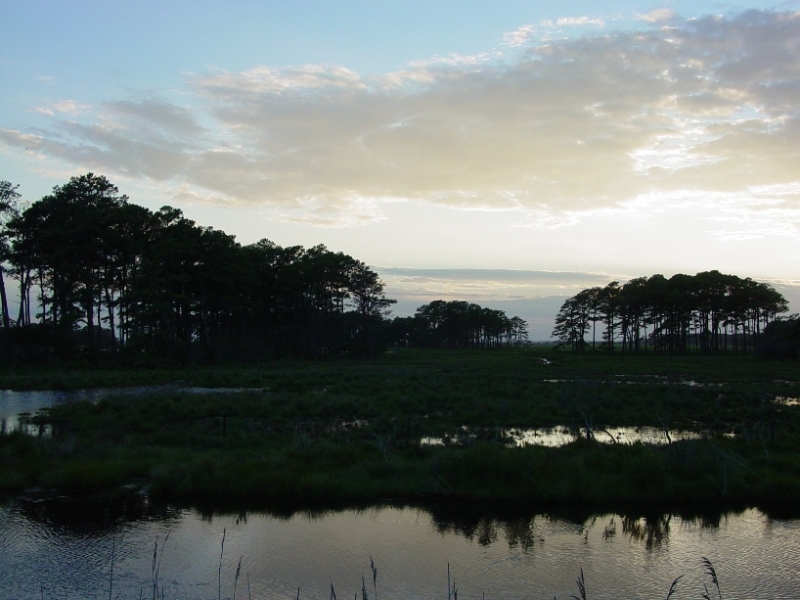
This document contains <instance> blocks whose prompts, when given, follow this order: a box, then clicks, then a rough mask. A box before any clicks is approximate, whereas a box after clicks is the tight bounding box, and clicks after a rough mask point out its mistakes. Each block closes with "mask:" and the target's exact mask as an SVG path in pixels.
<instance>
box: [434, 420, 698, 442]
mask: <svg viewBox="0 0 800 600" xmlns="http://www.w3.org/2000/svg"><path fill="white" fill-rule="evenodd" d="M586 435H587V434H586V430H585V429H578V428H576V427H568V426H566V425H559V426H556V427H544V428H533V429H525V428H514V427H512V428H509V429H502V428H479V427H472V428H470V427H461V428H460V429H458V430H456V431H454V432H451V433H450V434H448V435H444V436H441V437H436V436H427V437H423V438H422V439H421V440H420V443H421V444H422V445H428V446H447V445H461V446H463V445H471V444H474V443H476V442H477V441H479V440H491V441H503V442H505V443H506V444H508V445H510V446H513V447H517V448H521V447H524V446H546V447H548V448H558V447H561V446H565V445H566V444H569V443H572V442H574V441H575V440H577V439H578V438H580V437H585V436H586ZM589 435H590V436H591V437H592V438H594V439H595V440H597V441H598V442H602V443H606V444H636V443H642V444H669V443H672V442H679V441H681V440H699V439H703V438H704V437H706V434H705V433H703V432H699V431H684V430H669V431H665V430H664V429H660V428H658V427H595V428H594V429H593V430H591V431H590V432H589Z"/></svg>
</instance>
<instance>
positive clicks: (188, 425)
mask: <svg viewBox="0 0 800 600" xmlns="http://www.w3.org/2000/svg"><path fill="white" fill-rule="evenodd" d="M175 380H180V381H183V382H186V383H187V384H188V385H194V386H205V387H213V388H253V389H250V390H247V391H241V392H238V393H232V392H224V391H219V392H217V393H208V394H203V395H196V394H190V393H185V392H180V391H171V392H169V393H164V394H141V395H137V396H131V395H125V394H111V395H110V396H109V397H108V398H107V399H106V400H104V401H101V402H100V403H99V404H97V405H90V404H73V405H63V406H59V407H57V408H54V409H52V410H51V411H49V413H48V414H45V415H39V416H34V417H32V419H31V422H32V423H34V424H43V425H44V426H45V427H46V428H49V427H52V428H53V432H54V433H53V435H52V436H50V435H45V436H42V437H35V436H28V435H23V434H21V433H11V434H7V435H4V436H2V437H0V489H2V490H4V491H5V492H10V493H18V492H20V491H22V490H25V489H29V488H45V489H51V488H57V489H61V490H72V491H87V492H88V491H92V492H96V491H110V490H113V489H116V488H118V487H119V486H121V485H124V484H126V483H131V482H137V483H141V484H142V485H148V486H150V489H151V490H152V492H154V493H156V494H163V495H166V496H169V497H185V498H198V499H199V498H203V499H208V500H211V499H219V500H220V501H222V500H230V501H236V500H245V499H246V500H256V499H260V500H272V501H289V502H298V503H299V502H314V501H323V502H324V501H330V502H333V501H344V502H350V501H372V500H380V499H387V498H397V499H400V498H403V499H421V498H436V497H450V498H459V499H469V500H519V501H535V502H573V503H593V502H608V503H624V502H648V503H659V504H666V505H669V504H674V505H677V504H719V503H732V504H760V505H767V504H790V503H792V502H794V501H795V499H796V497H797V494H798V493H799V492H800V406H798V405H797V404H796V403H795V402H794V400H793V399H794V398H796V396H798V395H800V370H799V369H798V366H797V364H796V363H793V362H777V361H763V360H759V359H757V358H755V357H753V356H733V355H730V356H727V355H723V356H679V357H673V356H655V355H644V356H622V355H616V356H613V355H612V356H608V355H602V354H598V355H584V356H580V355H573V354H566V353H552V352H550V351H548V350H544V349H535V350H534V349H522V350H501V351H456V352H443V351H398V352H394V353H388V354H387V355H386V356H385V357H383V358H381V359H376V360H371V361H346V360H336V361H334V360H331V361H315V362H288V361H287V362H274V363H269V364H265V365H260V366H252V367H241V368H236V367H228V368H197V369H187V370H156V371H154V370H114V369H107V370H66V369H65V370H44V371H36V370H33V369H31V370H29V371H26V370H22V371H15V372H13V373H12V372H6V373H4V374H2V375H0V384H2V385H4V386H5V387H21V388H25V387H28V388H30V387H48V386H56V385H57V386H60V387H89V386H109V387H113V386H119V385H123V384H126V385H132V384H152V383H159V382H167V381H175ZM547 427H558V428H561V429H563V430H565V431H571V432H573V434H574V435H573V438H570V439H573V441H571V442H570V443H568V444H566V445H563V446H560V447H542V446H538V445H527V446H524V447H516V446H517V445H515V444H514V443H512V440H511V439H510V438H509V436H508V430H509V429H510V428H519V429H525V428H547ZM615 427H630V428H638V427H650V428H654V429H657V430H660V431H662V432H663V433H664V442H666V441H667V440H668V439H669V440H671V442H672V443H662V444H659V445H655V444H641V443H637V444H623V443H607V441H606V438H607V437H609V436H610V434H608V435H607V433H606V432H607V431H608V430H609V429H611V428H615ZM680 432H694V433H696V434H700V435H699V436H698V439H682V440H680V435H678V434H679V433H680ZM425 440H428V441H429V442H430V440H435V443H425ZM678 440H680V441H678ZM608 441H610V440H608ZM601 442H602V443H601Z"/></svg>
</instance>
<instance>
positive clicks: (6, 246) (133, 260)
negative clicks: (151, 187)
mask: <svg viewBox="0 0 800 600" xmlns="http://www.w3.org/2000/svg"><path fill="white" fill-rule="evenodd" d="M0 192H2V194H3V196H2V198H0V215H2V214H6V213H7V214H8V215H9V216H8V218H6V219H4V220H2V221H0V222H1V223H2V227H1V228H0V234H1V235H2V237H0V250H1V251H2V259H3V260H4V261H5V263H6V264H8V265H9V267H10V269H9V274H10V275H11V276H12V277H13V278H15V279H16V280H17V281H18V282H19V289H20V301H19V315H18V317H17V319H16V321H15V322H14V323H13V325H15V326H16V327H15V328H16V329H17V330H18V332H17V333H19V332H26V334H25V335H28V337H29V338H30V339H34V338H35V340H34V341H35V345H36V346H37V350H36V354H37V356H49V355H53V354H55V355H58V356H62V357H65V358H66V357H71V356H74V355H75V352H76V350H79V351H80V352H85V353H88V354H90V355H92V356H94V357H97V356H99V354H100V353H104V354H107V353H110V354H112V355H114V354H119V353H121V352H124V353H128V354H131V355H134V356H142V355H144V356H153V357H161V358H166V359H169V360H179V361H185V360H211V359H216V358H218V357H224V356H263V355H271V354H292V355H297V356H319V355H324V354H337V353H343V352H347V353H361V354H365V353H366V354H369V353H374V352H377V351H379V350H380V348H382V347H383V346H384V345H385V341H386V340H385V338H386V336H385V329H386V327H387V322H386V316H387V315H388V308H389V307H390V306H391V305H392V304H393V303H394V302H395V301H394V300H391V299H389V298H387V297H386V296H385V294H384V285H383V282H382V281H381V280H380V278H379V277H378V275H377V274H376V273H375V272H373V271H372V270H371V269H370V268H369V267H368V266H367V265H366V264H364V263H363V262H361V261H358V260H356V259H354V258H352V257H351V256H348V255H346V254H343V253H341V252H331V251H330V250H328V249H327V248H326V247H325V246H315V247H313V248H309V249H308V250H306V249H304V248H302V247H300V246H294V247H289V248H281V247H279V246H277V245H275V244H274V243H272V242H270V241H268V240H262V241H261V242H259V243H257V244H253V245H250V246H244V247H243V246H241V245H240V244H239V243H238V242H237V241H236V239H235V237H234V236H231V235H228V234H226V233H224V232H222V231H219V230H215V229H213V228H211V227H201V226H198V225H197V224H196V223H195V222H194V221H191V220H189V219H187V218H186V217H185V216H184V215H183V213H182V212H181V211H180V210H178V209H176V208H172V207H169V206H165V207H163V208H161V209H160V210H158V211H156V212H151V211H149V210H147V209H145V208H143V207H141V206H137V205H134V204H130V203H129V202H128V198H127V197H126V196H124V195H120V194H119V190H118V189H117V188H116V186H114V185H112V184H111V183H110V182H109V181H108V180H107V179H106V178H105V177H102V176H96V175H94V174H92V173H89V174H87V175H83V176H80V177H73V178H72V179H70V181H69V182H68V183H67V184H65V185H63V186H57V187H55V188H54V189H53V192H52V193H51V194H49V195H48V196H45V197H44V198H42V199H41V200H38V201H37V202H34V203H32V204H31V205H30V206H29V207H27V208H25V209H24V210H19V209H15V208H14V201H15V200H16V198H17V193H16V187H15V186H12V185H11V184H8V183H7V182H3V183H2V185H0ZM0 291H2V289H0ZM3 306H4V310H5V319H4V325H5V326H6V327H9V326H10V325H12V323H11V319H10V317H9V316H8V314H7V313H8V309H7V304H6V303H5V302H4V303H3ZM34 332H35V333H34ZM18 337H19V336H18ZM23 337H24V336H23ZM10 349H11V348H10V346H9V344H6V350H10Z"/></svg>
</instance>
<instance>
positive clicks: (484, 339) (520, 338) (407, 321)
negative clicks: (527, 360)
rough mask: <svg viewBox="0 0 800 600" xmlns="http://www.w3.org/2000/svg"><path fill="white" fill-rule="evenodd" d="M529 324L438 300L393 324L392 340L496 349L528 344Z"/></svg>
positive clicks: (470, 305)
mask: <svg viewBox="0 0 800 600" xmlns="http://www.w3.org/2000/svg"><path fill="white" fill-rule="evenodd" d="M527 327H528V324H527V323H526V322H525V321H524V320H523V319H521V318H519V317H511V318H508V317H507V316H506V314H505V312H504V311H502V310H496V309H491V308H484V307H482V306H479V305H477V304H473V303H469V302H464V301H460V300H452V301H450V302H447V301H445V300H435V301H433V302H431V303H429V304H425V305H423V306H420V307H419V308H418V309H417V311H416V313H415V314H414V316H413V317H397V318H395V319H394V320H393V321H392V326H391V339H392V341H393V342H394V343H395V344H397V345H399V346H401V347H402V346H413V347H418V348H497V347H500V346H519V345H522V344H524V343H525V342H527V341H528V330H527Z"/></svg>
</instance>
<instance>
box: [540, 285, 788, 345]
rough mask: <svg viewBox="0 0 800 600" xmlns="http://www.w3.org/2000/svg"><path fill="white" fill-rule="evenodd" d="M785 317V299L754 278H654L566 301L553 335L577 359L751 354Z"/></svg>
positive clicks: (595, 290) (591, 290)
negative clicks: (613, 353)
mask: <svg viewBox="0 0 800 600" xmlns="http://www.w3.org/2000/svg"><path fill="white" fill-rule="evenodd" d="M787 310H788V304H787V302H786V299H785V298H784V297H783V296H782V295H781V294H780V293H779V292H777V291H776V290H775V289H774V288H773V287H772V286H770V285H768V284H766V283H760V282H757V281H753V280H752V279H750V278H746V279H742V278H740V277H737V276H735V275H724V274H722V273H720V272H719V271H706V272H703V273H698V274H697V275H683V274H678V275H674V276H672V277H670V278H669V279H667V278H666V277H664V276H663V275H653V276H651V277H639V278H636V279H632V280H631V281H629V282H628V283H626V284H624V285H620V284H619V282H617V281H614V282H612V283H609V284H608V285H607V286H605V287H603V288H601V287H594V288H589V289H585V290H583V291H582V292H580V293H579V294H577V295H576V296H573V297H572V298H568V299H567V300H566V301H565V302H564V304H563V305H562V306H561V310H560V311H559V313H558V315H557V317H556V324H555V329H554V330H553V336H554V337H556V338H558V339H559V341H560V342H561V344H563V345H566V346H569V347H570V348H571V349H573V350H575V351H578V352H582V351H584V350H586V349H587V348H591V349H598V348H599V349H605V350H614V349H615V348H618V349H621V350H623V351H627V352H639V351H642V350H655V351H662V352H678V353H680V352H688V351H700V352H721V351H738V352H752V351H754V350H755V349H756V348H757V347H758V345H759V343H760V342H761V341H762V339H763V334H764V331H765V329H766V328H767V325H768V324H769V323H771V322H773V321H774V320H775V319H776V317H777V315H778V314H780V313H783V312H786V311H787ZM598 324H599V325H600V340H597V327H598ZM773 328H774V327H773ZM590 333H591V337H590V339H589V340H587V336H588V335H589V334H590Z"/></svg>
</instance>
